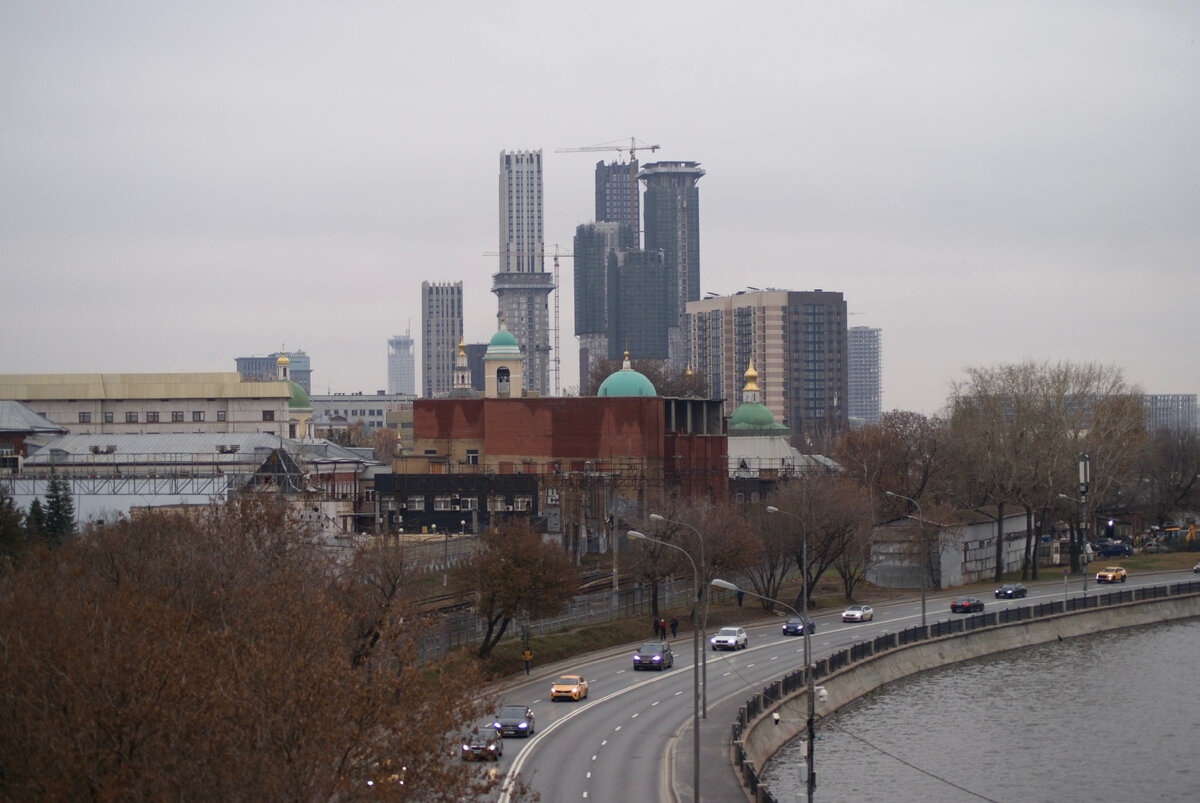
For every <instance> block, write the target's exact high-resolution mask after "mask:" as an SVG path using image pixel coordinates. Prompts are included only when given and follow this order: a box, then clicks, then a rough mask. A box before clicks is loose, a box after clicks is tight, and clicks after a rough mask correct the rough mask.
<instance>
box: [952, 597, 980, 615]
mask: <svg viewBox="0 0 1200 803" xmlns="http://www.w3.org/2000/svg"><path fill="white" fill-rule="evenodd" d="M982 610H983V600H981V599H976V598H975V597H955V598H954V599H952V600H951V601H950V613H974V612H975V611H982Z"/></svg>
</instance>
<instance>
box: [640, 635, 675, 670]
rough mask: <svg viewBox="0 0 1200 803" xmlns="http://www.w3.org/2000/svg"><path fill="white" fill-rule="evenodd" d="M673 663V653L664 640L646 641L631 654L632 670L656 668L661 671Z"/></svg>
mask: <svg viewBox="0 0 1200 803" xmlns="http://www.w3.org/2000/svg"><path fill="white" fill-rule="evenodd" d="M674 665H675V653H673V652H671V645H670V644H668V643H667V642H665V641H647V642H646V643H645V644H643V645H642V646H641V647H639V648H638V651H637V652H635V653H634V654H633V671H635V672H636V671H638V670H639V669H657V670H658V671H660V672H661V671H662V670H664V669H668V668H670V667H672V666H674Z"/></svg>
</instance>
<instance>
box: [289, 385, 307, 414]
mask: <svg viewBox="0 0 1200 803" xmlns="http://www.w3.org/2000/svg"><path fill="white" fill-rule="evenodd" d="M288 388H289V389H290V390H291V391H292V398H290V399H288V409H289V410H308V409H310V408H311V407H312V401H310V400H309V398H308V394H307V393H305V392H304V388H302V387H300V386H299V385H297V384H296V383H295V382H288Z"/></svg>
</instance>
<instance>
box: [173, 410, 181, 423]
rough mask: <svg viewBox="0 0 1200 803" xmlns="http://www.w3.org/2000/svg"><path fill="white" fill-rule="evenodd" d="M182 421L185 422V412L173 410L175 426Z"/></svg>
mask: <svg viewBox="0 0 1200 803" xmlns="http://www.w3.org/2000/svg"><path fill="white" fill-rule="evenodd" d="M181 421H183V410H172V411H171V422H172V423H174V424H178V423H179V422H181Z"/></svg>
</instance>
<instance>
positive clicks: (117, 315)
mask: <svg viewBox="0 0 1200 803" xmlns="http://www.w3.org/2000/svg"><path fill="white" fill-rule="evenodd" d="M281 25H282V26H283V27H281ZM1198 26H1200V8H1198V7H1197V6H1196V5H1195V4H1194V3H1191V2H1182V0H1161V1H1160V2H1156V3H1151V4H1136V3H1128V4H1096V3H1093V2H1084V0H1062V2H1058V3H1053V4H1046V3H1040V2H1033V1H1032V0H1010V2H1006V3H998V4H961V3H950V2H945V0H913V1H912V2H909V3H905V4H903V5H897V4H893V3H885V2H879V0H864V1H863V2H861V3H855V4H853V5H848V4H830V3H813V2H803V1H802V2H800V3H794V4H788V5H784V6H778V7H772V8H770V9H767V8H765V7H764V8H760V7H755V8H752V9H749V10H747V11H746V13H739V14H736V15H730V14H729V9H728V6H727V5H722V4H718V3H715V2H711V0H698V2H695V3H692V4H689V5H688V6H687V7H686V8H685V7H682V6H677V5H673V4H644V3H643V4H633V3H622V2H620V0H618V2H617V3H616V4H615V5H611V6H606V7H605V10H604V13H598V12H597V10H596V9H589V8H584V7H576V6H564V5H562V4H557V3H556V4H551V3H548V2H545V1H544V0H531V2H530V3H528V4H525V5H523V6H522V8H521V14H520V19H519V20H517V19H516V18H514V16H513V14H512V12H511V10H509V9H506V8H503V7H499V6H494V5H488V4H482V3H479V4H476V3H472V4H470V5H469V13H466V14H464V13H463V10H462V9H460V8H457V7H454V8H452V7H449V6H436V5H428V4H426V5H412V4H407V5H406V4H375V5H371V6H364V7H361V8H356V9H355V13H354V14H347V13H345V10H344V9H341V8H339V7H333V6H329V5H327V4H320V3H312V2H308V1H307V0H301V2H299V3H296V4H293V5H291V6H289V9H288V14H287V15H286V17H285V18H284V17H281V16H280V15H279V13H278V9H277V8H276V7H275V6H273V5H269V4H265V3H260V2H256V1H255V0H248V1H247V2H243V3H238V4H233V3H230V2H228V0H214V2H211V3H205V4H201V5H177V4H147V3H136V2H135V3H122V4H100V5H97V4H94V3H86V2H81V1H80V0H60V2H56V3H6V4H0V74H3V75H4V76H5V81H4V91H3V92H2V93H0V118H2V119H3V120H4V121H5V128H4V131H5V133H4V138H3V146H2V147H0V210H3V214H0V271H2V274H0V275H2V276H3V287H4V299H5V302H6V303H5V317H4V323H3V329H2V330H0V331H2V332H3V335H2V338H0V342H3V344H4V349H3V358H0V372H5V373H28V372H59V373H71V372H82V371H92V372H105V373H113V372H159V371H172V370H189V371H195V372H210V371H229V370H230V358H231V357H232V356H233V355H240V354H246V353H248V349H247V345H251V346H252V345H254V344H261V343H263V342H266V343H268V344H270V343H274V344H280V343H284V344H292V343H295V344H297V345H300V344H302V345H303V347H304V349H305V350H306V351H307V352H308V353H309V354H310V355H312V359H313V364H314V366H316V367H317V370H316V371H315V372H314V376H313V384H314V390H316V389H318V388H319V389H320V390H321V391H326V390H331V389H343V390H346V391H350V390H355V389H366V390H377V389H383V388H386V387H387V374H386V367H385V363H384V360H383V359H382V358H381V354H380V352H381V349H382V345H383V344H384V343H386V341H387V340H388V338H389V337H391V336H393V335H395V334H396V333H397V332H401V331H403V330H404V325H405V322H406V321H413V322H416V321H417V320H419V316H420V303H421V302H420V294H419V285H420V282H421V281H422V280H436V281H461V282H463V284H464V287H465V288H466V289H467V303H466V308H465V310H464V326H465V332H464V337H465V339H466V340H467V342H486V341H487V340H488V338H489V337H490V336H491V334H492V333H493V332H494V331H495V327H496V317H495V313H496V311H497V309H498V305H497V297H496V296H495V295H493V294H491V293H490V292H489V290H490V288H491V287H492V286H493V283H494V280H493V277H494V276H495V275H496V273H497V271H498V269H499V263H498V261H497V259H496V258H495V257H494V256H489V255H485V254H488V253H489V252H494V251H496V250H497V246H498V243H497V232H498V229H497V205H498V195H497V154H498V153H499V152H501V151H502V149H513V148H519V149H526V150H529V149H532V150H540V151H542V154H543V157H542V169H543V182H542V205H543V229H542V244H543V246H544V247H545V249H546V250H547V251H552V250H553V248H554V246H555V245H556V244H557V245H559V246H560V247H561V248H562V250H564V251H565V250H567V249H569V248H570V245H569V244H570V242H571V239H572V237H573V233H574V232H575V229H576V227H577V226H578V225H579V224H581V223H586V222H588V221H589V220H590V219H591V218H592V217H593V216H594V215H595V209H596V188H595V167H596V162H597V157H603V159H604V160H605V161H612V160H615V162H616V163H617V164H618V165H619V164H620V162H621V160H623V159H624V160H625V161H626V162H628V152H627V149H628V147H629V146H630V144H631V141H632V138H636V143H637V144H638V145H646V146H649V145H651V144H653V145H656V146H660V147H659V148H658V149H657V150H655V151H653V157H651V155H650V152H648V151H647V150H639V151H637V152H636V155H637V156H638V157H640V158H641V160H642V161H641V163H639V165H638V169H639V170H644V169H645V163H646V162H653V161H654V160H658V161H681V160H685V159H694V160H697V161H698V162H700V163H701V165H702V166H703V169H704V170H705V171H706V172H707V173H708V175H707V176H706V177H705V178H704V179H703V181H701V182H700V186H701V188H702V196H703V202H704V203H703V213H702V215H701V218H700V223H699V225H700V229H701V249H702V273H701V276H700V287H698V288H696V289H697V290H698V291H699V294H700V297H703V296H705V295H706V294H708V293H716V294H720V295H728V294H731V293H735V292H737V291H739V290H743V289H747V288H749V287H758V288H772V287H774V288H785V289H788V290H794V291H812V290H815V289H817V288H824V289H826V290H836V291H838V292H841V293H843V294H844V297H845V299H846V302H847V306H848V311H849V314H851V315H852V316H853V317H852V318H851V322H852V323H854V324H856V325H857V324H866V325H869V326H871V327H873V328H879V329H881V330H882V331H884V332H885V333H886V335H887V344H886V345H887V348H886V350H885V353H884V355H883V360H882V374H883V386H884V387H885V388H886V395H885V399H884V401H885V404H884V408H885V411H886V410H889V409H897V408H898V409H903V410H914V411H917V412H922V413H926V414H932V413H937V412H939V411H940V410H941V408H942V407H943V405H944V403H945V401H946V400H947V398H948V397H949V395H950V393H951V390H952V383H954V382H956V381H961V380H963V379H964V378H965V376H966V370H967V369H969V368H975V367H988V366H993V365H998V364H1004V363H1018V362H1023V361H1026V360H1033V361H1037V362H1043V361H1044V362H1049V363H1056V362H1061V361H1071V362H1075V363H1096V364H1102V365H1112V366H1116V367H1118V368H1120V369H1121V370H1122V371H1123V373H1124V376H1125V378H1126V379H1127V380H1128V381H1129V382H1130V383H1131V384H1133V385H1135V386H1137V387H1138V388H1139V389H1140V390H1141V391H1142V392H1144V393H1149V394H1191V393H1196V392H1197V391H1200V352H1197V350H1196V349H1194V348H1193V347H1192V344H1191V341H1192V338H1191V337H1190V332H1191V321H1192V320H1193V318H1194V312H1193V310H1192V307H1193V306H1194V305H1193V303H1192V299H1194V298H1196V297H1198V296H1200V271H1198V270H1196V266H1197V264H1198V263H1200V227H1197V226H1196V225H1195V221H1196V220H1197V219H1198V218H1200V160H1198V159H1196V158H1195V155H1194V152H1195V142H1196V141H1198V140H1200V104H1196V103H1195V100H1194V99H1195V97H1197V96H1198V95H1200V85H1198V84H1200V47H1198V46H1197V45H1196V43H1195V41H1194V40H1195V38H1196V36H1195V30H1196V29H1197V27H1198ZM631 29H636V30H640V31H645V32H650V33H652V34H653V42H650V41H649V40H647V41H645V42H643V43H640V44H639V45H638V46H634V47H630V48H627V49H626V52H623V55H622V58H619V59H616V58H610V57H609V56H611V54H612V52H613V51H612V48H613V46H614V44H613V43H614V42H619V41H626V40H627V38H628V35H629V31H630V30H631ZM518 34H519V36H520V37H522V39H523V40H525V41H537V42H539V47H537V48H524V49H520V48H518V49H513V48H512V47H511V42H512V41H513V40H512V37H513V36H517V35H518ZM585 54H603V57H602V59H601V63H602V64H603V72H602V74H601V73H597V72H596V71H595V70H594V69H592V67H590V66H588V65H589V62H587V61H586V60H585V59H584V55H585ZM414 75H421V76H423V77H422V80H419V81H415V80H412V76H414ZM610 146H611V147H610ZM581 147H595V148H601V149H604V148H607V149H608V151H609V152H606V153H599V152H596V153H589V154H586V155H585V154H581V153H578V152H576V153H559V150H560V149H562V150H570V149H576V150H578V149H580V148H581ZM615 179H616V177H615V176H614V180H615ZM644 211H645V210H643V212H644ZM573 278H574V277H573V271H572V270H571V266H570V263H569V262H565V263H564V264H563V271H562V275H561V280H562V287H560V288H559V289H558V291H557V293H558V296H557V297H556V296H555V295H554V294H550V295H549V297H548V299H547V300H548V302H549V304H550V305H551V308H552V307H553V304H554V303H555V302H557V303H558V305H559V307H560V309H561V313H562V315H561V319H560V322H559V323H560V328H559V330H558V331H559V345H560V348H561V349H562V351H561V353H559V354H557V355H553V356H554V357H556V358H557V364H558V365H559V366H560V367H561V372H562V376H561V387H562V389H563V390H564V391H565V390H567V389H569V388H572V387H576V386H577V385H578V383H579V377H578V376H577V372H578V370H579V369H578V364H579V360H578V359H577V358H576V350H575V349H576V344H575V338H574V337H572V336H571V333H572V332H573V331H574V321H573V307H574V305H573V304H572V299H573V296H574V288H573ZM413 331H414V335H415V336H416V335H417V332H416V330H415V329H414V330H413ZM275 347H278V345H276V346H275ZM267 348H272V346H267ZM249 353H262V352H249Z"/></svg>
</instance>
